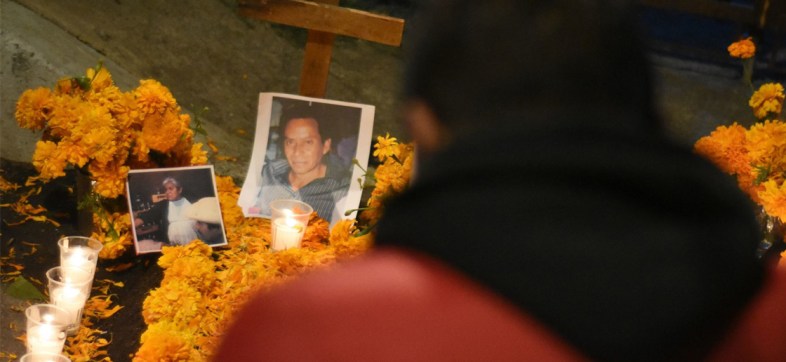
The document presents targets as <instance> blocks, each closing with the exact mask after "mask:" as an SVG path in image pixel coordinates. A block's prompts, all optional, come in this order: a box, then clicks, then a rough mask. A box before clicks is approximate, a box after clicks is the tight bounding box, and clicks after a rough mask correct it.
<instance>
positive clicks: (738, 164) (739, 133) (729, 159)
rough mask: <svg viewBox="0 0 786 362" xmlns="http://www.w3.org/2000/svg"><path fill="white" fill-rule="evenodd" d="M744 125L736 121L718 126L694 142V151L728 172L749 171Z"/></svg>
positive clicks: (739, 172) (740, 172)
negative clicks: (728, 124)
mask: <svg viewBox="0 0 786 362" xmlns="http://www.w3.org/2000/svg"><path fill="white" fill-rule="evenodd" d="M745 132H746V131H745V127H742V126H740V125H739V124H737V123H736V122H735V123H733V124H732V125H730V126H719V127H718V128H716V129H715V130H714V131H712V133H710V135H709V136H705V137H702V138H700V139H699V140H698V141H696V143H695V144H694V146H693V148H694V151H695V152H696V153H697V154H699V155H702V156H704V157H706V158H707V159H709V160H710V161H711V162H712V163H714V164H715V165H716V166H718V167H719V168H720V169H721V170H723V171H724V172H726V173H728V174H732V175H733V174H744V173H748V172H750V161H749V159H748V149H747V148H746V137H745Z"/></svg>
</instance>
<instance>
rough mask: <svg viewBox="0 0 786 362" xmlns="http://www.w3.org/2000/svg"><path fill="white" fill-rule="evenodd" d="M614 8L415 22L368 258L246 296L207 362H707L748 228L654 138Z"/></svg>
mask: <svg viewBox="0 0 786 362" xmlns="http://www.w3.org/2000/svg"><path fill="white" fill-rule="evenodd" d="M636 5H637V2H632V1H575V0H553V1H518V0H486V1H475V0H441V1H440V0H437V1H431V2H429V3H428V4H427V5H425V6H424V7H423V8H422V9H420V11H419V14H418V15H417V16H418V18H416V20H415V22H414V24H412V25H410V29H409V34H410V35H411V36H412V37H411V38H410V39H409V42H408V43H406V44H407V47H408V51H409V53H408V60H407V68H406V72H405V76H406V79H405V97H406V102H405V104H406V105H405V107H406V109H405V110H406V112H405V114H406V118H405V121H406V125H407V127H408V129H409V131H410V134H411V136H412V138H413V139H414V141H415V146H416V148H415V149H416V154H417V157H418V162H417V166H416V167H417V168H416V175H415V176H416V178H415V179H414V181H413V183H412V185H411V186H410V188H409V189H408V190H406V191H405V192H403V193H402V194H401V195H399V196H398V197H396V198H394V199H392V200H390V202H389V203H388V204H387V205H386V207H385V210H384V215H383V216H382V219H381V220H380V222H379V224H378V228H377V230H376V238H375V247H374V249H373V250H372V251H371V252H369V253H368V254H366V255H365V256H363V257H361V258H359V259H358V260H354V261H350V262H347V263H344V264H341V265H338V266H336V267H335V268H332V269H329V270H322V271H320V272H315V273H312V274H309V275H306V276H303V277H301V278H300V279H298V280H295V281H292V282H289V283H287V284H286V285H284V286H282V287H281V288H278V289H274V290H273V291H271V292H270V293H260V294H258V295H257V296H256V297H255V298H254V299H252V300H251V301H250V302H249V303H248V304H247V306H246V308H245V309H244V310H243V311H242V312H240V314H239V315H238V316H237V317H236V318H235V321H236V322H235V324H234V325H233V327H232V328H231V329H230V330H229V332H228V333H227V334H226V336H225V338H224V340H223V342H222V346H221V347H220V348H219V350H218V354H217V360H222V361H223V360H233V361H248V360H253V359H254V358H259V359H268V360H298V358H300V359H302V360H319V359H320V358H322V357H324V358H327V359H340V360H374V361H458V360H461V361H480V360H485V361H516V360H538V361H543V360H548V361H566V360H586V359H589V360H601V361H607V360H612V361H615V360H619V361H650V360H658V361H670V360H703V359H705V358H707V357H708V356H710V355H711V354H712V351H715V350H717V348H718V345H719V344H720V343H721V342H722V341H723V340H724V339H723V338H724V336H726V335H727V333H728V331H729V330H730V329H731V328H733V327H734V322H735V321H736V320H737V319H738V318H740V316H741V315H742V311H743V310H744V309H745V308H746V307H747V306H748V305H749V304H750V303H751V301H752V300H753V298H754V296H755V295H756V294H757V293H759V292H760V291H761V290H762V285H763V280H765V279H764V276H765V267H764V265H763V263H762V262H761V260H758V259H757V258H756V257H755V254H756V249H757V246H758V244H759V241H760V233H759V226H758V225H757V223H756V219H755V217H754V212H753V206H752V204H751V202H750V201H749V200H748V198H747V197H746V196H745V195H744V194H743V193H742V192H741V191H740V190H739V189H738V187H737V186H736V185H735V184H734V182H732V181H731V180H729V179H728V178H726V177H725V176H724V175H723V173H722V172H721V171H719V170H718V169H717V168H716V167H714V166H713V165H712V164H710V163H709V162H708V161H707V160H705V159H702V158H700V157H699V156H697V155H695V154H694V153H693V152H692V150H691V149H690V148H689V147H687V146H686V145H681V144H678V143H676V142H674V141H672V140H671V139H669V137H667V136H666V134H665V132H664V129H663V124H662V122H661V120H660V117H659V115H658V114H657V112H656V111H655V108H654V106H653V97H652V83H651V79H650V68H649V66H648V63H647V59H646V56H645V53H644V49H643V44H642V42H641V41H640V39H639V32H638V29H636V28H637V26H636V19H637V17H636V12H635V10H636ZM782 281H783V278H781V282H782ZM781 284H783V283H781ZM781 294H783V293H781ZM782 314H783V313H781V315H782ZM780 320H783V319H780ZM784 329H785V328H784V327H781V328H780V330H781V331H783V330H784ZM775 335H777V334H775ZM781 336H786V334H782V335H781ZM745 338H747V337H745ZM776 338H781V337H776ZM770 340H771V339H770ZM781 342H783V341H782V340H781ZM776 344H777V343H776ZM263 345H264V347H261V346H263ZM780 345H784V344H780ZM255 346H260V347H255ZM781 350H783V349H781ZM771 355H772V354H771ZM775 355H777V354H775ZM781 357H782V355H781Z"/></svg>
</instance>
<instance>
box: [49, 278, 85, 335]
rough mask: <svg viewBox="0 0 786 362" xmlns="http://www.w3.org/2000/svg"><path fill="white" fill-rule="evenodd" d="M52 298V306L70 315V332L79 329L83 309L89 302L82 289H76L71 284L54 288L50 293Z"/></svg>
mask: <svg viewBox="0 0 786 362" xmlns="http://www.w3.org/2000/svg"><path fill="white" fill-rule="evenodd" d="M49 293H50V298H51V299H52V304H54V305H56V306H58V307H60V308H63V309H64V310H65V311H66V312H68V314H69V319H68V325H69V330H70V329H72V328H79V323H80V322H81V321H80V318H81V317H82V308H83V307H84V306H85V302H86V301H87V295H86V294H85V293H84V292H83V291H82V290H81V289H80V288H74V287H72V286H70V285H69V284H66V285H64V286H62V287H55V288H52V289H51V290H50V291H49Z"/></svg>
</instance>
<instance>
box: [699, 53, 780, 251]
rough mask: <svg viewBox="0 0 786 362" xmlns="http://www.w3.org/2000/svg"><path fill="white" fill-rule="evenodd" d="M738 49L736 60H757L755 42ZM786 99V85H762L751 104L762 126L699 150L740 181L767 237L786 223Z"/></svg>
mask: <svg viewBox="0 0 786 362" xmlns="http://www.w3.org/2000/svg"><path fill="white" fill-rule="evenodd" d="M745 41H746V42H750V38H748V39H747V40H745ZM735 44H737V43H735ZM735 44H732V46H730V47H729V52H730V53H731V54H732V55H733V56H735V54H738V55H740V56H741V57H742V55H744V56H747V58H751V57H752V56H753V54H752V52H754V51H755V46H753V45H752V42H751V45H749V46H737V47H735V48H734V49H736V50H734V51H733V47H734V46H735ZM740 48H744V49H743V50H739V49H740ZM735 52H736V53H735ZM784 98H785V97H784V88H783V85H781V84H779V83H765V84H762V85H761V86H760V87H759V88H758V90H756V91H755V92H753V95H752V96H751V97H750V99H749V101H748V105H749V106H750V107H751V109H752V111H753V115H754V116H755V117H756V122H754V123H753V124H752V125H750V126H749V127H747V128H746V127H743V126H742V125H740V124H738V123H737V122H734V123H732V124H731V125H728V126H725V125H722V126H719V127H717V128H716V129H715V130H714V131H712V133H710V135H708V136H705V137H702V138H700V139H699V140H698V141H696V143H695V145H694V149H695V150H696V152H697V153H699V154H701V155H703V156H705V157H707V158H708V159H709V160H710V161H712V162H713V163H715V164H716V165H717V166H718V167H719V168H720V169H721V170H723V171H724V172H726V173H728V174H730V175H733V176H735V177H736V179H737V183H738V184H739V187H740V188H741V189H742V190H743V191H745V193H747V194H748V196H750V198H751V199H752V200H753V201H754V202H755V203H756V204H758V205H759V206H761V208H762V210H763V212H764V215H763V217H764V219H767V220H763V221H764V223H765V228H766V230H765V232H770V231H773V230H772V229H773V228H779V224H781V223H784V222H786V184H784V181H785V180H786V123H784V122H783V120H781V119H780V116H781V112H782V109H783V102H784ZM776 231H777V230H776ZM778 238H779V239H780V240H769V241H768V242H769V243H773V242H774V243H781V244H782V243H783V242H784V240H783V235H782V234H780V235H779V236H778Z"/></svg>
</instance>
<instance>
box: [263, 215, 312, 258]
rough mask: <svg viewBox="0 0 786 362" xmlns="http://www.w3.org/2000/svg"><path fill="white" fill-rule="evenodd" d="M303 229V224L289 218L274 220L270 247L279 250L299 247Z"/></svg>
mask: <svg viewBox="0 0 786 362" xmlns="http://www.w3.org/2000/svg"><path fill="white" fill-rule="evenodd" d="M305 229H306V228H305V226H304V225H302V224H300V223H298V222H297V221H296V220H294V219H291V218H280V219H276V220H274V221H273V230H272V231H273V232H272V234H273V235H272V236H273V243H272V245H271V249H273V250H274V251H279V250H286V249H291V248H297V247H299V246H300V240H301V239H302V238H303V233H304V232H305Z"/></svg>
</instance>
